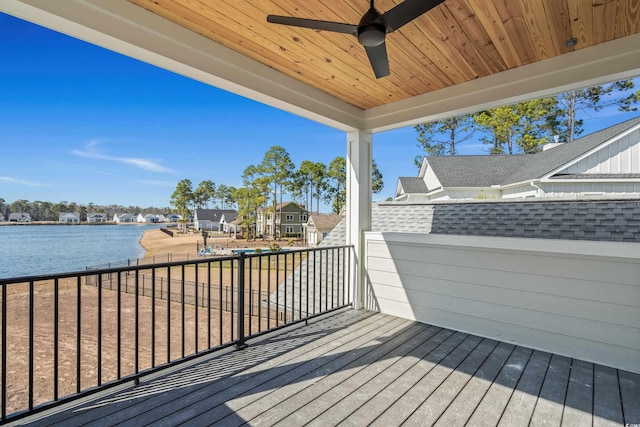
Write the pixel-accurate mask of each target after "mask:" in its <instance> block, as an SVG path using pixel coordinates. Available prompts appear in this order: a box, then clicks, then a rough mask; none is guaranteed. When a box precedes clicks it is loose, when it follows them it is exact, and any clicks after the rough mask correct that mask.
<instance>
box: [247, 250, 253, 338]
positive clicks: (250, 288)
mask: <svg viewBox="0 0 640 427" xmlns="http://www.w3.org/2000/svg"><path fill="white" fill-rule="evenodd" d="M252 272H253V258H249V290H248V292H249V305H248V306H249V335H251V331H252V330H253V329H252V324H253V322H252V318H253V293H252V292H251V290H252V282H253V273H252Z"/></svg>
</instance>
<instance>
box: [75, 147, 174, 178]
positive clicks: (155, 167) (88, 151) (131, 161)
mask: <svg viewBox="0 0 640 427" xmlns="http://www.w3.org/2000/svg"><path fill="white" fill-rule="evenodd" d="M98 145H99V142H98V141H91V142H89V143H87V144H85V149H84V150H72V151H71V153H73V154H75V155H76V156H80V157H85V158H88V159H99V160H107V161H112V162H119V163H124V164H128V165H133V166H136V167H138V168H140V169H142V170H146V171H149V172H160V173H174V171H173V170H172V169H169V168H166V167H164V166H162V165H161V164H159V163H158V162H156V161H154V160H152V159H142V158H136V157H117V156H108V155H106V154H102V153H99V152H98V151H97V149H96V147H97V146H98Z"/></svg>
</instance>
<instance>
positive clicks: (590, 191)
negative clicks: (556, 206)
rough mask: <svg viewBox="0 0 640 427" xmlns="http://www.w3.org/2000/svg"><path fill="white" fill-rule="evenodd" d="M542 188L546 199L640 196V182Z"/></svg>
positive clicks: (562, 185)
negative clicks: (591, 196) (590, 196)
mask: <svg viewBox="0 0 640 427" xmlns="http://www.w3.org/2000/svg"><path fill="white" fill-rule="evenodd" d="M540 188H541V189H542V191H543V192H544V194H543V195H544V196H546V197H584V196H589V195H594V196H598V195H607V196H640V182H617V183H601V182H560V183H557V184H556V183H553V184H550V183H543V184H541V185H540Z"/></svg>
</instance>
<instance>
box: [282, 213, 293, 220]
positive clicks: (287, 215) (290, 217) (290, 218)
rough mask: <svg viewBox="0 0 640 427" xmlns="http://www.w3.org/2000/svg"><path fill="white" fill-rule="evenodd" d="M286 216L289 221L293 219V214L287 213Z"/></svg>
mask: <svg viewBox="0 0 640 427" xmlns="http://www.w3.org/2000/svg"><path fill="white" fill-rule="evenodd" d="M284 218H285V220H287V221H293V214H286V215H285V217H284Z"/></svg>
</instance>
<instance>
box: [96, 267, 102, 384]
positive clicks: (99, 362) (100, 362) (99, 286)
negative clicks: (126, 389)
mask: <svg viewBox="0 0 640 427" xmlns="http://www.w3.org/2000/svg"><path fill="white" fill-rule="evenodd" d="M97 356H98V366H97V370H98V386H101V385H102V274H99V275H98V355H97Z"/></svg>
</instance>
